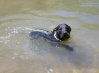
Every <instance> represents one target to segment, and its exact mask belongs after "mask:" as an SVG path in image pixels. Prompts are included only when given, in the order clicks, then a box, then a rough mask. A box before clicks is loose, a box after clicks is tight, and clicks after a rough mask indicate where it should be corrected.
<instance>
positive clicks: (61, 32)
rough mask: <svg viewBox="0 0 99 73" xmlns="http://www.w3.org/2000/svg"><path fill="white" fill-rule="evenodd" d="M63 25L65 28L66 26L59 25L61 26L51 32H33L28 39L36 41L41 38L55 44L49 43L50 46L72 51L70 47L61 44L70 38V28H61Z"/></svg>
mask: <svg viewBox="0 0 99 73" xmlns="http://www.w3.org/2000/svg"><path fill="white" fill-rule="evenodd" d="M64 25H65V26H66V27H67V25H66V24H61V25H58V26H57V27H56V28H55V29H54V30H53V31H46V30H41V29H36V30H33V31H32V32H31V33H30V34H29V36H30V39H31V40H33V39H38V38H40V37H43V38H44V39H47V40H49V41H51V42H55V43H51V44H52V45H55V46H56V45H57V46H59V47H65V48H66V49H68V50H69V51H73V48H72V47H70V46H68V45H65V44H62V43H61V41H64V40H67V39H69V38H70V31H71V28H68V29H67V28H66V27H63V26H64ZM60 37H61V38H60Z"/></svg>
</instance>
